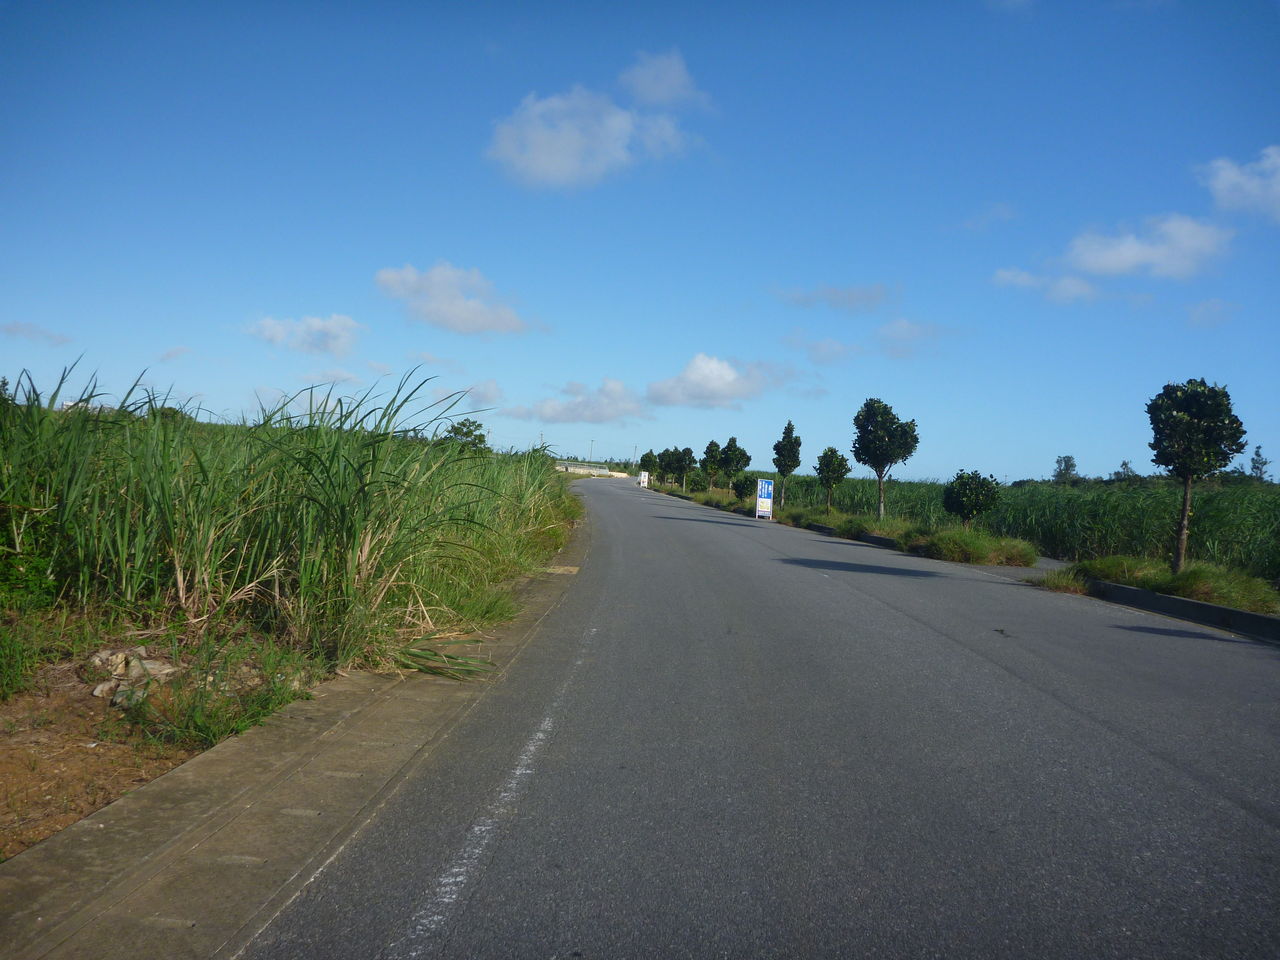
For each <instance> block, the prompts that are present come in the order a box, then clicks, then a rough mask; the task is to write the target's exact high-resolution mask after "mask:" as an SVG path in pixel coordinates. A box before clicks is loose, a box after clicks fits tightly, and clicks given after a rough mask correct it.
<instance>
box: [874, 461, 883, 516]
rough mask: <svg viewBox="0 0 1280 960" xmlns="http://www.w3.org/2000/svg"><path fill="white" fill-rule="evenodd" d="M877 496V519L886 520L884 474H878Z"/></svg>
mask: <svg viewBox="0 0 1280 960" xmlns="http://www.w3.org/2000/svg"><path fill="white" fill-rule="evenodd" d="M876 495H877V498H878V500H879V504H878V506H877V507H876V517H877V518H879V519H880V520H883V519H884V472H883V471H880V472H878V473H876Z"/></svg>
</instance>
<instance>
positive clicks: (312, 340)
mask: <svg viewBox="0 0 1280 960" xmlns="http://www.w3.org/2000/svg"><path fill="white" fill-rule="evenodd" d="M362 329H364V327H363V325H362V324H359V323H356V322H355V321H354V320H352V319H351V318H350V317H344V316H342V315H341V314H337V313H335V314H332V315H330V316H328V317H303V318H302V319H301V320H277V319H275V318H274V317H263V318H262V319H261V320H259V321H258V322H257V323H256V324H254V325H253V326H252V327H251V328H250V330H249V332H250V333H251V334H253V335H254V336H255V337H257V338H259V339H260V340H265V341H267V343H273V344H275V345H277V346H282V347H286V348H288V349H290V350H297V351H299V352H301V353H328V354H331V355H333V356H335V357H341V356H345V355H346V354H348V353H350V352H351V350H352V348H353V347H354V346H355V342H356V332H357V331H359V330H362Z"/></svg>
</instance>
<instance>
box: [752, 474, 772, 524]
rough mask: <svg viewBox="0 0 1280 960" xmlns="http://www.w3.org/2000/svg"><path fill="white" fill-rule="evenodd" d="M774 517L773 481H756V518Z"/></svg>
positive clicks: (770, 518)
mask: <svg viewBox="0 0 1280 960" xmlns="http://www.w3.org/2000/svg"><path fill="white" fill-rule="evenodd" d="M762 518H763V519H765V520H772V519H773V481H772V480H757V481H756V519H757V520H760V519H762Z"/></svg>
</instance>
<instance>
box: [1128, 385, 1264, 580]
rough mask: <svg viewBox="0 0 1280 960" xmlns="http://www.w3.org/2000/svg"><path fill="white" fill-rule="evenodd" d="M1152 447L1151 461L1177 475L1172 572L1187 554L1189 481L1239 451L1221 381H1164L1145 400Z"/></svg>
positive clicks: (1238, 428)
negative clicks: (1178, 509)
mask: <svg viewBox="0 0 1280 960" xmlns="http://www.w3.org/2000/svg"><path fill="white" fill-rule="evenodd" d="M1147 416H1148V417H1150V418H1151V431H1152V434H1153V439H1152V441H1151V443H1150V447H1151V449H1152V450H1153V451H1155V456H1153V457H1152V458H1151V462H1152V463H1154V464H1155V465H1156V466H1158V467H1164V468H1165V469H1167V470H1168V471H1169V473H1171V474H1172V475H1173V476H1175V477H1177V478H1178V479H1180V480H1181V481H1182V510H1181V513H1180V514H1179V516H1178V532H1177V539H1176V541H1175V543H1174V551H1173V572H1174V573H1179V572H1181V570H1182V567H1183V564H1184V563H1185V562H1186V559H1187V533H1188V530H1189V527H1190V524H1191V484H1192V482H1193V481H1195V480H1200V479H1203V478H1204V477H1208V476H1210V475H1212V474H1214V473H1217V472H1218V471H1219V470H1222V469H1223V468H1224V467H1226V466H1227V464H1229V463H1230V462H1231V460H1232V458H1234V457H1235V456H1236V455H1237V454H1240V453H1242V452H1243V451H1244V448H1245V442H1244V432H1245V431H1244V424H1242V423H1241V422H1240V418H1239V417H1237V416H1236V415H1235V413H1234V412H1232V409H1231V396H1230V394H1228V393H1227V388H1226V387H1219V386H1218V385H1217V384H1214V385H1213V386H1210V385H1209V384H1208V383H1206V382H1205V381H1204V380H1203V379H1200V380H1188V381H1187V382H1186V383H1168V384H1165V387H1164V389H1163V390H1161V391H1160V393H1159V394H1157V395H1156V396H1155V397H1153V398H1152V399H1151V402H1150V403H1148V404H1147Z"/></svg>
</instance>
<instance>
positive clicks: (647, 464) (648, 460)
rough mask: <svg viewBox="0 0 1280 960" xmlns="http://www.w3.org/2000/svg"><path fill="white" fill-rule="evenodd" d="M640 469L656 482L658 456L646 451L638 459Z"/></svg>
mask: <svg viewBox="0 0 1280 960" xmlns="http://www.w3.org/2000/svg"><path fill="white" fill-rule="evenodd" d="M640 469H641V470H643V471H644V472H645V473H647V474H649V476H651V477H653V478H654V479H655V480H656V479H657V478H658V455H657V454H656V453H654V452H653V451H652V450H646V451H645V452H644V454H643V455H642V456H641V457H640Z"/></svg>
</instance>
